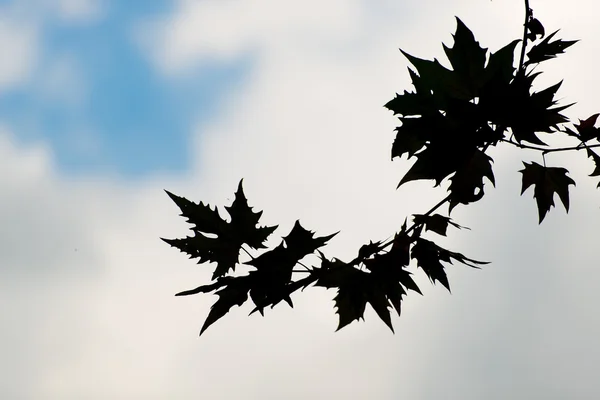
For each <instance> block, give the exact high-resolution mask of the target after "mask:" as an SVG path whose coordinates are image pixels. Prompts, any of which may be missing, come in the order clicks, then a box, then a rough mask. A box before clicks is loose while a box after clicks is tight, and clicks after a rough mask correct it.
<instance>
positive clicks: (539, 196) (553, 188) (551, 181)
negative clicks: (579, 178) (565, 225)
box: [519, 162, 575, 224]
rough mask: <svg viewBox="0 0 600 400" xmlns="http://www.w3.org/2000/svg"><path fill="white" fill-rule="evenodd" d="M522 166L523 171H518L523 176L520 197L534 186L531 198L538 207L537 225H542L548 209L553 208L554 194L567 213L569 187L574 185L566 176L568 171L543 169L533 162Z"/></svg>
mask: <svg viewBox="0 0 600 400" xmlns="http://www.w3.org/2000/svg"><path fill="white" fill-rule="evenodd" d="M523 164H524V165H525V169H523V170H521V171H519V172H521V173H522V174H523V186H522V188H521V195H523V193H525V191H526V190H527V189H528V188H529V187H530V186H532V185H533V186H534V192H533V197H534V198H535V199H536V203H537V207H538V213H539V223H540V224H541V223H542V221H543V220H544V217H545V216H546V214H547V213H548V211H550V207H554V193H556V194H558V197H559V198H560V200H561V202H562V203H563V206H564V207H565V210H566V211H567V212H569V185H575V181H574V180H573V179H571V178H569V177H568V176H567V173H568V172H569V171H568V170H567V169H565V168H557V167H544V166H542V165H539V164H537V163H535V162H532V163H531V164H527V163H525V162H524V163H523Z"/></svg>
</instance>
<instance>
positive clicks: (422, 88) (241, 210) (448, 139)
mask: <svg viewBox="0 0 600 400" xmlns="http://www.w3.org/2000/svg"><path fill="white" fill-rule="evenodd" d="M557 32H558V31H556V32H553V33H552V34H550V35H548V36H547V37H545V38H544V36H545V29H544V26H543V25H542V24H541V22H540V21H539V20H537V19H535V18H533V15H532V12H531V10H529V14H528V16H527V22H526V27H525V35H524V37H523V39H522V40H513V41H511V42H510V43H508V44H507V45H505V46H504V47H502V48H500V49H499V50H497V51H495V52H493V53H489V52H488V50H487V49H486V48H483V47H481V45H480V44H479V42H478V41H477V40H476V39H475V37H474V35H473V33H472V32H471V30H469V28H467V26H466V25H465V24H464V23H463V22H462V21H461V20H460V19H458V18H457V27H456V31H455V33H454V35H453V38H454V43H453V45H452V46H451V47H449V46H446V45H443V50H444V53H445V55H446V57H447V59H448V63H449V67H446V66H444V65H442V63H440V62H439V61H438V60H437V59H433V60H425V59H421V58H417V57H415V56H413V55H410V54H408V53H406V52H404V51H402V50H401V51H402V54H403V55H404V56H405V57H406V58H407V59H408V61H409V62H410V64H411V65H412V68H410V67H409V68H408V73H409V75H410V77H411V80H412V85H413V86H414V90H413V91H406V90H405V91H404V92H403V93H402V94H396V96H395V97H394V99H392V100H391V101H389V102H388V103H387V104H386V105H385V107H386V108H388V109H389V110H391V111H393V113H394V114H395V115H397V116H398V119H399V120H400V126H399V127H397V128H396V135H395V139H394V142H393V145H392V149H391V158H392V159H395V158H401V157H403V156H404V155H406V156H407V158H408V159H415V161H414V163H413V164H412V166H411V167H410V169H409V170H408V171H407V172H406V174H405V175H404V176H403V177H402V178H401V179H400V182H399V184H398V187H400V186H402V185H404V184H405V183H408V182H411V181H416V180H432V181H433V182H434V183H435V186H436V187H442V186H445V189H446V191H447V196H446V197H445V198H444V199H443V200H442V201H441V202H440V203H438V204H437V205H436V206H434V207H433V208H432V209H430V210H429V211H427V212H425V213H423V214H413V218H412V225H411V226H410V227H409V226H407V221H405V222H404V224H403V225H402V227H401V228H400V229H399V230H398V232H396V233H395V234H394V235H393V237H392V238H391V239H388V240H385V241H375V242H374V241H370V242H369V243H367V244H364V245H362V246H361V247H360V248H359V249H358V251H357V255H356V257H355V258H354V259H352V260H350V261H343V260H341V259H339V258H335V257H333V258H331V257H327V256H325V254H324V253H323V252H322V251H321V248H322V247H324V246H325V245H326V244H327V243H328V242H329V241H330V240H331V239H332V238H333V237H334V236H335V235H336V234H337V233H334V234H330V235H326V236H315V233H314V232H312V231H310V230H307V229H306V228H304V227H303V226H302V225H301V224H300V222H299V221H296V223H295V225H294V226H293V228H292V229H291V231H290V232H289V233H288V234H287V235H286V236H283V238H282V240H281V242H280V243H279V244H278V245H277V246H275V247H273V248H271V249H268V248H267V247H266V245H265V243H266V241H267V238H268V237H269V236H270V235H271V234H272V233H273V232H274V231H275V230H276V228H277V226H260V225H259V220H260V217H261V215H262V211H258V212H255V211H253V209H252V207H250V206H249V205H248V201H247V199H246V196H245V194H244V191H243V187H242V181H240V183H239V186H238V189H237V192H236V193H235V199H234V201H233V203H232V204H231V205H230V206H228V207H225V210H226V212H227V213H228V214H229V219H228V220H226V219H224V218H222V217H221V214H220V213H219V211H218V210H217V208H216V207H215V208H214V209H213V208H212V207H211V206H209V205H208V204H203V203H202V202H200V203H194V202H191V201H189V200H187V199H186V198H184V197H180V196H177V195H174V194H172V193H170V192H167V194H168V195H169V197H170V198H171V199H172V200H173V201H174V202H175V204H176V205H177V206H178V207H179V209H180V210H181V215H182V216H183V217H185V218H186V219H187V221H188V223H190V224H192V225H193V226H192V228H191V229H192V232H193V235H192V236H187V237H185V238H182V239H163V240H164V241H165V242H167V243H168V244H170V245H171V246H173V247H175V248H177V249H179V250H180V251H181V252H184V253H187V254H188V255H189V256H190V258H194V259H198V264H204V263H209V264H212V265H213V266H214V271H213V274H212V282H211V283H209V284H206V285H201V286H199V287H196V288H194V289H191V290H186V291H183V292H180V293H178V294H177V296H187V295H193V294H198V293H214V294H216V295H217V297H218V299H217V300H216V302H215V303H214V304H213V306H212V307H211V309H210V312H209V314H208V316H207V318H206V320H205V322H204V325H203V326H202V328H201V331H200V334H202V333H203V332H204V331H205V330H206V329H207V328H208V327H209V326H211V325H212V324H213V323H214V322H216V321H217V320H219V319H220V318H222V317H223V316H224V315H225V314H227V313H228V312H229V311H230V310H231V309H232V307H234V306H241V305H243V304H245V303H246V302H248V301H250V302H251V303H253V305H254V306H253V308H252V311H251V312H250V314H252V313H254V312H256V311H258V312H259V313H260V314H261V315H264V312H265V310H266V309H267V308H269V307H270V308H273V307H275V306H276V305H278V304H280V303H282V302H285V303H287V304H288V305H289V306H291V307H293V302H292V295H293V294H294V293H295V292H296V291H298V290H304V289H306V288H308V287H322V288H326V289H333V290H335V291H336V294H335V296H334V298H333V300H334V305H335V308H336V310H337V311H336V312H337V314H338V316H339V323H338V330H339V329H341V328H343V327H345V326H347V325H348V324H350V323H352V322H353V321H357V320H360V319H364V313H365V310H366V307H367V305H369V306H370V307H371V308H372V309H373V310H374V311H375V313H376V314H377V315H378V316H379V318H380V319H381V320H382V321H383V322H384V323H385V324H386V325H387V326H388V327H389V328H390V329H392V331H393V326H392V320H391V313H390V311H395V312H396V313H397V314H398V315H400V313H401V304H402V300H403V299H404V298H405V296H406V295H407V294H408V292H409V291H413V292H416V293H419V294H421V290H420V288H419V287H418V286H417V284H416V282H415V281H414V280H413V278H412V276H413V273H412V272H410V271H409V268H410V266H411V264H414V265H416V267H417V268H418V269H421V270H422V271H423V272H424V274H425V275H426V276H427V277H428V278H429V280H430V281H431V283H433V284H435V283H437V282H439V283H440V284H441V285H442V286H444V287H445V288H446V289H447V290H448V291H450V283H449V280H448V276H447V272H446V267H447V266H448V265H449V264H452V263H453V262H458V263H460V264H463V265H466V266H470V267H473V268H479V267H480V266H481V265H483V264H486V263H485V262H481V261H477V260H474V259H472V258H469V257H466V256H464V255H463V254H461V253H458V252H454V251H450V250H447V249H445V248H443V247H441V246H439V245H438V244H436V243H435V242H434V240H432V239H431V238H426V237H424V235H427V234H428V233H433V234H436V235H441V236H446V234H447V230H448V227H453V228H457V229H461V228H463V227H462V226H461V225H459V224H457V223H456V222H454V221H453V220H452V219H451V218H450V217H449V216H445V215H442V214H439V213H436V210H437V209H438V208H439V207H440V206H442V205H444V204H446V203H447V204H448V206H449V208H448V214H450V213H451V211H452V210H453V209H454V208H455V207H456V206H458V205H459V204H461V205H468V204H472V203H475V202H478V201H480V200H481V199H482V198H483V197H484V186H485V184H486V183H491V184H492V186H495V184H496V181H495V177H494V171H493V160H492V158H491V157H490V156H489V155H488V154H487V151H488V149H489V148H490V147H493V146H498V145H501V144H502V145H511V146H516V147H519V148H521V149H524V150H525V149H526V150H534V151H538V152H539V153H541V156H542V159H543V163H542V164H539V163H536V162H533V161H531V162H523V164H524V169H522V170H521V171H520V172H521V173H522V190H521V194H523V193H524V192H525V191H526V190H527V189H528V188H530V187H533V192H534V198H535V200H536V205H537V209H538V216H539V222H540V223H541V222H542V221H543V219H544V218H545V216H546V215H547V213H548V211H549V210H550V208H551V207H553V206H554V195H555V194H556V195H558V197H559V199H560V201H561V202H562V204H563V205H564V207H565V209H566V210H567V211H568V209H569V187H570V185H575V181H574V180H573V179H572V178H570V177H569V176H568V175H567V174H568V170H567V169H566V168H563V167H554V166H552V167H549V166H546V155H547V154H549V153H552V152H556V151H567V150H581V149H585V150H586V152H587V156H588V157H590V158H592V160H593V161H594V163H595V166H596V167H595V170H594V171H593V172H592V174H591V175H592V176H600V155H598V154H597V153H596V152H595V151H594V150H593V149H594V148H595V147H598V146H600V130H599V128H595V127H594V125H595V123H596V121H597V118H598V116H599V115H600V114H594V115H592V116H591V117H589V118H587V119H585V120H580V121H579V124H575V125H574V129H570V128H568V127H566V126H565V124H567V123H568V122H569V119H568V118H567V117H565V116H564V115H563V114H562V112H563V111H564V110H565V109H566V108H568V107H569V106H570V104H569V105H559V104H558V101H557V100H556V99H555V95H556V93H557V91H558V89H559V88H560V86H561V82H558V83H556V84H554V85H551V86H549V87H547V88H545V89H542V90H539V91H535V90H534V81H535V79H536V78H537V77H538V76H539V75H540V73H539V72H533V69H534V68H535V67H536V66H537V65H538V64H539V63H542V62H545V61H547V60H550V59H552V58H555V57H556V56H557V55H559V54H562V53H563V52H564V50H565V49H567V48H568V47H570V46H572V45H573V44H574V43H576V41H563V40H560V39H555V40H553V39H554V37H555V35H556V33H557ZM538 36H540V39H539V40H540V41H539V42H537V43H536V44H533V46H532V47H531V48H530V49H529V51H528V52H527V60H526V61H525V60H524V59H523V58H524V54H525V48H526V46H527V43H528V42H529V41H531V42H532V43H535V42H536V41H537V40H538ZM542 38H543V40H541V39H542ZM552 40H553V41H552ZM519 44H521V46H522V53H521V54H522V55H521V61H520V62H519V65H517V66H515V65H514V63H515V62H514V54H515V50H516V48H517V46H518V45H519ZM557 133H563V134H565V135H567V136H568V137H570V138H572V139H575V140H577V141H578V144H577V145H576V146H574V147H569V148H559V149H556V148H552V147H550V146H548V145H547V144H546V143H545V142H544V141H543V140H542V139H541V138H540V136H539V135H542V134H544V135H550V134H557ZM594 141H596V142H597V143H594ZM599 186H600V184H599ZM242 251H244V252H245V253H247V255H248V256H249V257H250V260H248V261H245V262H243V263H242V262H241V261H240V252H242ZM251 252H260V253H258V254H254V255H253V254H251ZM310 256H312V258H310ZM305 258H309V259H311V260H312V261H311V262H307V261H305ZM239 264H245V266H246V267H247V269H248V270H249V272H248V273H247V274H243V275H239V274H238V275H234V272H235V271H236V267H238V266H239ZM306 264H310V266H307V265H306Z"/></svg>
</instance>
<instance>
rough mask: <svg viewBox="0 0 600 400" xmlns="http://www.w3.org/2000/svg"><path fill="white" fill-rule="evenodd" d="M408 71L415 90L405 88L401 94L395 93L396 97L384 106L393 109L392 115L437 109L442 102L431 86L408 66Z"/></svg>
mask: <svg viewBox="0 0 600 400" xmlns="http://www.w3.org/2000/svg"><path fill="white" fill-rule="evenodd" d="M408 73H409V75H410V77H411V79H412V84H413V86H414V87H415V89H416V91H415V92H408V91H406V90H405V91H404V93H403V94H398V93H396V97H394V98H393V99H392V100H390V101H388V102H387V103H386V104H385V106H384V107H386V108H387V109H388V110H390V111H393V112H394V115H396V114H400V115H403V116H416V115H427V114H431V113H435V112H436V111H437V110H439V109H440V108H441V107H442V105H443V103H440V102H439V99H438V98H437V96H434V95H433V92H432V88H430V87H428V86H427V85H426V82H424V81H423V80H422V79H421V77H419V76H418V75H417V74H416V73H415V72H414V71H413V70H412V69H410V68H408Z"/></svg>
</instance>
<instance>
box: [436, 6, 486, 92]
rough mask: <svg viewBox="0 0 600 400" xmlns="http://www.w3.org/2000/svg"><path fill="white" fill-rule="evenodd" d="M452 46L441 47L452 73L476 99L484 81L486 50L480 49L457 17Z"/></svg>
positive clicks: (471, 33) (471, 34)
mask: <svg viewBox="0 0 600 400" xmlns="http://www.w3.org/2000/svg"><path fill="white" fill-rule="evenodd" d="M456 22H457V24H456V33H454V35H453V37H454V45H453V46H452V48H448V47H447V46H446V45H443V47H444V52H445V53H446V56H447V57H448V60H449V61H450V64H452V68H453V70H454V72H455V73H456V74H457V75H458V76H459V77H460V81H461V82H462V84H463V85H464V86H465V87H467V88H468V91H469V93H470V94H471V97H476V96H477V95H478V92H479V88H480V87H481V85H482V84H483V80H484V73H483V72H484V69H485V68H484V67H485V60H486V55H487V49H484V48H482V47H481V46H480V45H479V42H477V41H476V40H475V36H473V32H471V30H469V28H467V26H466V25H465V24H464V23H463V22H462V21H461V20H460V19H459V18H458V17H457V18H456Z"/></svg>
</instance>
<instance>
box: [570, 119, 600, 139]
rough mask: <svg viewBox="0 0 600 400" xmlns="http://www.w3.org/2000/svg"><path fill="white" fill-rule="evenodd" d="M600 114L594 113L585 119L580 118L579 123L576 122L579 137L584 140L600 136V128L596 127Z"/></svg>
mask: <svg viewBox="0 0 600 400" xmlns="http://www.w3.org/2000/svg"><path fill="white" fill-rule="evenodd" d="M599 115H600V114H594V115H592V116H590V117H589V118H587V119H585V120H583V121H582V120H579V125H577V124H575V128H576V129H577V132H578V133H579V135H578V137H579V139H580V140H581V141H582V142H587V141H588V140H591V139H598V138H599V137H600V129H598V128H594V125H595V124H596V121H597V120H598V116H599Z"/></svg>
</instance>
